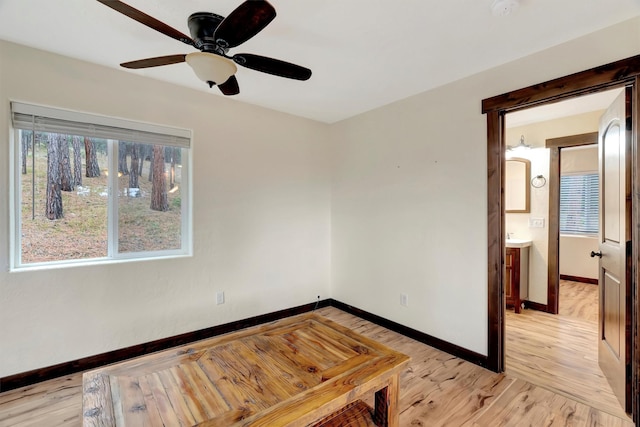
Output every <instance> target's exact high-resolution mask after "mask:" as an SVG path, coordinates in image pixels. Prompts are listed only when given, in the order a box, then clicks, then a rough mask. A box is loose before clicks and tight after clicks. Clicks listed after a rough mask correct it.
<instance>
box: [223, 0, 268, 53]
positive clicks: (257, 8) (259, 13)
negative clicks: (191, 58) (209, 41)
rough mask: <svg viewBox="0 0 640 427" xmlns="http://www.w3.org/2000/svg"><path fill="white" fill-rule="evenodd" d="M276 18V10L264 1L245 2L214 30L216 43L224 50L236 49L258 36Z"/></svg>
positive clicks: (252, 0)
mask: <svg viewBox="0 0 640 427" xmlns="http://www.w3.org/2000/svg"><path fill="white" fill-rule="evenodd" d="M275 17H276V10H275V9H274V8H273V6H271V4H269V2H267V1H265V0H247V1H245V2H244V3H242V4H241V5H240V6H238V7H237V8H236V9H235V10H234V11H233V12H231V13H230V14H229V16H227V17H226V18H225V19H224V20H223V21H222V22H221V23H220V25H219V26H218V28H216V31H215V34H214V37H215V40H216V43H217V44H218V45H219V46H220V47H222V48H224V49H226V48H231V47H236V46H238V45H240V44H242V43H244V42H246V41H247V40H249V39H250V38H251V37H253V36H255V35H256V34H258V33H259V32H260V31H262V29H263V28H264V27H266V26H267V25H269V22H271V21H273V18H275Z"/></svg>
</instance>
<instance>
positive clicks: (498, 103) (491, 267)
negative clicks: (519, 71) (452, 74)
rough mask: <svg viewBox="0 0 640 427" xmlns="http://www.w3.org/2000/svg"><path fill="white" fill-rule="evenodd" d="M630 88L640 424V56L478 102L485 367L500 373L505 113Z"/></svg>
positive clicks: (633, 323) (634, 363)
mask: <svg viewBox="0 0 640 427" xmlns="http://www.w3.org/2000/svg"><path fill="white" fill-rule="evenodd" d="M622 86H630V87H631V88H632V102H633V105H632V114H633V117H632V120H631V122H632V123H628V126H631V134H632V137H631V150H632V151H631V152H632V159H631V169H632V194H633V196H632V206H633V211H632V219H631V222H632V224H631V229H632V230H633V232H632V257H631V258H632V271H633V272H632V282H633V283H632V285H631V290H632V292H631V294H632V295H631V297H632V301H631V316H630V318H628V319H627V322H628V327H629V328H630V330H631V379H630V380H631V388H632V396H633V402H632V405H631V406H632V415H633V419H634V421H635V422H636V425H640V424H639V418H640V417H639V416H638V415H639V410H640V396H639V392H640V384H639V377H640V339H639V336H638V314H639V313H640V307H639V299H638V294H639V277H640V275H639V272H638V266H639V264H640V262H639V260H638V257H639V254H640V252H639V249H640V248H639V246H638V244H639V243H640V228H639V225H640V212H639V209H638V208H639V206H640V176H639V175H640V174H639V173H638V172H639V171H640V170H639V167H638V165H639V153H638V148H639V147H638V140H639V138H640V130H639V126H638V125H639V124H640V108H639V107H640V104H639V101H638V100H639V97H640V55H639V56H634V57H631V58H627V59H623V60H620V61H616V62H613V63H610V64H606V65H602V66H600V67H596V68H592V69H590V70H586V71H582V72H579V73H575V74H571V75H569V76H565V77H560V78H558V79H554V80H550V81H548V82H545V83H540V84H537V85H533V86H529V87H526V88H522V89H518V90H515V91H512V92H508V93H504V94H502V95H498V96H494V97H492V98H487V99H484V100H483V101H482V112H483V113H484V114H486V115H487V201H488V203H487V250H488V257H487V259H488V286H487V289H488V301H487V304H488V343H487V344H488V346H487V348H488V352H487V367H488V368H489V369H492V370H494V371H496V372H502V371H504V327H505V323H504V247H505V230H504V228H505V227H504V169H505V154H504V149H505V148H506V147H505V126H504V118H505V114H507V113H509V112H513V111H518V110H523V109H526V108H530V107H533V106H537V105H542V104H546V103H553V102H557V101H561V100H564V99H568V98H572V97H576V96H580V95H586V94H589V93H595V92H600V91H603V90H606V89H611V88H614V87H622Z"/></svg>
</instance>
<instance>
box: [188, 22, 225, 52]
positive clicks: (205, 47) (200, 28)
mask: <svg viewBox="0 0 640 427" xmlns="http://www.w3.org/2000/svg"><path fill="white" fill-rule="evenodd" d="M223 19H224V17H223V16H220V15H216V14H215V13H211V12H196V13H194V14H192V15H191V16H189V20H188V25H189V32H190V33H191V38H192V39H193V41H194V42H195V45H196V47H197V48H198V49H200V50H201V51H203V52H213V53H220V54H225V53H226V51H225V49H224V46H220V43H219V42H218V43H216V39H215V31H216V28H218V25H220V23H221V22H222V20H223Z"/></svg>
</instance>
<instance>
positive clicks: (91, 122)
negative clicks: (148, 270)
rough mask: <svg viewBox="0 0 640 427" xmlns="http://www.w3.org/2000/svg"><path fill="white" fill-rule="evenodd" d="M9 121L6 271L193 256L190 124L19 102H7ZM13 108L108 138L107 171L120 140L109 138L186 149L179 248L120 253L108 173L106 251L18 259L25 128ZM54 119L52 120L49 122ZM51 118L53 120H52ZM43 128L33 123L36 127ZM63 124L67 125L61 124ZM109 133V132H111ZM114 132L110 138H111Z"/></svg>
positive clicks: (115, 162)
mask: <svg viewBox="0 0 640 427" xmlns="http://www.w3.org/2000/svg"><path fill="white" fill-rule="evenodd" d="M10 112H11V126H10V134H9V140H10V141H11V143H10V144H9V156H10V157H9V158H10V164H9V171H10V189H9V195H10V200H9V205H10V214H9V221H10V230H11V231H10V233H9V234H10V236H9V243H10V252H9V258H10V259H9V270H10V271H24V270H39V269H51V268H61V267H69V266H81V265H95V264H105V263H116V262H130V261H141V260H153V259H163V258H177V257H188V256H192V255H193V227H192V224H193V206H192V199H193V197H192V195H193V188H192V187H193V185H192V183H193V179H192V178H193V177H192V162H193V148H192V144H191V135H192V132H191V131H190V130H188V129H180V128H175V127H169V126H164V125H157V124H152V123H144V122H138V121H132V120H127V119H122V118H116V117H108V116H102V115H96V114H91V113H84V112H77V111H72V110H65V109H60V108H54V107H48V106H42V105H35V104H28V103H23V102H16V101H12V102H11V108H10ZM16 113H17V115H18V116H20V115H21V116H20V117H21V118H22V119H24V118H26V117H27V116H31V120H32V121H35V120H36V119H35V117H37V118H42V119H43V120H42V121H43V122H47V123H45V124H44V125H42V126H44V127H45V128H46V127H47V126H54V129H55V126H56V124H57V123H62V124H64V123H73V125H75V126H77V127H73V128H74V129H82V130H81V131H80V132H81V133H78V134H79V135H84V136H92V137H98V138H104V139H108V140H110V141H109V142H110V143H109V144H108V150H109V153H108V154H109V160H110V164H109V170H118V144H117V143H112V142H113V141H118V140H127V141H133V142H140V143H151V141H153V142H154V143H156V144H157V143H158V142H157V141H158V138H159V139H160V140H161V142H160V143H161V145H166V146H172V147H180V148H183V149H187V150H186V151H187V153H188V155H187V156H186V159H185V156H183V157H182V185H181V187H182V189H181V199H182V200H181V213H180V215H181V221H182V224H181V245H180V246H181V247H180V248H179V249H170V250H161V251H143V252H125V253H118V250H117V236H118V216H117V211H118V206H117V204H118V199H117V197H114V194H117V179H116V177H117V174H109V178H108V193H109V197H108V201H107V218H108V219H107V221H108V224H107V228H108V242H107V256H106V257H101V258H87V259H73V260H60V261H47V262H40V263H28V264H22V263H21V261H20V260H21V253H22V241H21V213H20V210H21V196H22V194H21V193H22V192H21V188H20V183H21V177H20V171H21V169H20V167H19V162H20V150H19V148H18V147H19V144H20V141H19V129H22V128H24V123H22V124H21V125H20V126H19V127H16V126H15V125H14V122H15V120H20V118H16ZM48 119H52V121H48ZM52 123H53V124H52ZM39 129H42V128H40V127H38V126H37V125H36V127H35V131H38V130H39ZM65 129H67V128H66V127H65ZM44 131H46V132H54V133H55V130H53V129H45V130H44ZM109 136H111V137H109ZM114 136H115V137H118V139H114V138H113V137H114Z"/></svg>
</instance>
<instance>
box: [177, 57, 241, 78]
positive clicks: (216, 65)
mask: <svg viewBox="0 0 640 427" xmlns="http://www.w3.org/2000/svg"><path fill="white" fill-rule="evenodd" d="M185 61H186V63H187V64H189V66H191V68H192V69H193V72H194V73H196V76H198V78H199V79H200V80H202V81H203V82H206V83H207V84H208V85H209V87H213V86H214V85H220V84H223V83H224V82H226V81H227V80H229V77H231V76H232V75H234V74H235V73H236V71H237V70H238V67H236V64H235V63H234V62H233V61H232V60H230V59H228V58H225V57H224V56H220V55H216V54H214V53H209V52H191V53H189V54H187V56H186V57H185Z"/></svg>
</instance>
